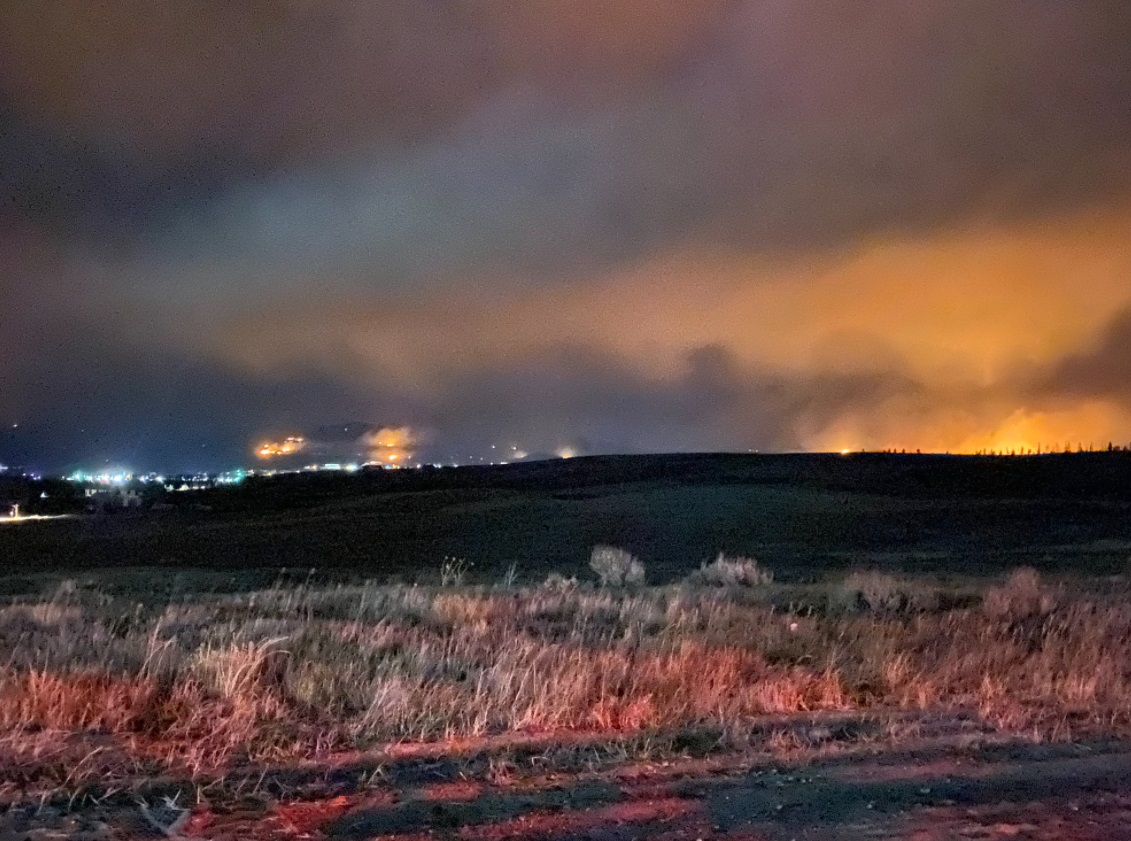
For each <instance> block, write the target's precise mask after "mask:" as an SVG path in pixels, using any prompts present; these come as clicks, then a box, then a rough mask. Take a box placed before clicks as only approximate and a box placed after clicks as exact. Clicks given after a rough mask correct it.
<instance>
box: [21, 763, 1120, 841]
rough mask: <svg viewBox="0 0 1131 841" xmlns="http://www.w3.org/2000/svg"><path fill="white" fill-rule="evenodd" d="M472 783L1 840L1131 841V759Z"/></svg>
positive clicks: (685, 771) (120, 815) (716, 768)
mask: <svg viewBox="0 0 1131 841" xmlns="http://www.w3.org/2000/svg"><path fill="white" fill-rule="evenodd" d="M468 767H469V766H466V765H462V764H460V763H458V762H452V761H451V760H447V759H444V758H442V757H438V756H422V757H419V758H417V759H414V760H411V761H402V762H399V763H396V764H395V765H390V766H387V767H379V768H378V769H377V770H378V772H379V773H377V774H374V775H371V776H370V777H369V779H368V781H367V783H366V784H364V785H357V784H356V782H355V781H356V779H357V778H356V777H350V776H349V775H348V774H346V775H343V774H338V775H335V774H334V773H327V774H323V775H322V776H321V778H320V779H318V780H317V781H311V782H310V783H309V784H308V785H305V786H304V785H297V786H296V787H292V788H290V789H288V791H287V793H285V794H279V795H271V794H269V793H265V792H266V791H267V790H268V789H270V786H269V785H268V786H265V787H263V788H261V789H259V790H258V792H257V793H255V794H245V795H241V794H239V793H238V792H236V793H232V792H229V793H228V794H227V795H226V796H224V797H222V798H217V799H216V801H215V802H211V803H210V802H209V800H208V799H207V795H206V796H204V797H203V798H201V801H200V803H199V804H198V805H196V806H194V807H193V808H188V809H181V808H178V807H176V806H175V805H173V804H168V805H163V804H161V803H160V798H156V797H154V796H152V794H150V795H149V796H146V797H137V798H135V799H134V800H133V802H123V801H122V799H121V798H118V799H117V800H116V801H115V803H114V805H107V803H102V804H100V805H93V806H87V807H85V808H81V809H73V810H68V809H66V808H65V807H64V806H59V805H57V806H55V807H51V806H37V805H35V804H28V803H25V804H22V805H14V806H12V807H11V808H9V809H8V811H7V813H6V814H5V815H2V816H0V839H2V841H25V839H26V840H27V841H45V839H69V840H70V841H111V840H112V839H121V840H122V841H127V839H128V840H129V841H133V839H143V838H160V837H173V838H181V839H202V840H203V839H208V841H242V840H243V839H249V841H258V839H280V841H282V839H305V840H306V841H335V839H340V841H363V840H368V839H390V841H416V840H417V839H421V840H422V841H423V839H464V840H465V841H493V839H505V838H517V839H558V838H560V839H567V838H569V839H572V838H586V839H593V840H594V841H629V839H668V840H669V841H677V840H680V841H681V840H682V839H689V841H694V839H703V841H707V839H728V841H790V839H794V841H802V839H830V841H864V839H891V841H896V840H897V839H898V840H899V841H944V839H1004V838H1016V839H1035V840H1036V841H1118V839H1131V745H1128V744H1105V745H1092V746H1082V745H1033V744H1029V745H1025V744H1021V743H998V744H995V745H986V744H983V745H980V746H977V747H973V748H972V747H969V746H966V747H958V746H954V745H952V746H950V747H948V748H945V749H939V748H922V747H920V748H916V749H912V750H898V751H896V750H889V751H881V752H875V751H869V752H867V753H859V752H844V753H832V754H829V753H825V754H823V755H817V754H814V753H809V754H805V753H803V752H799V753H798V754H797V755H796V756H795V757H794V758H792V759H790V760H787V761H782V760H771V759H769V758H767V757H766V756H764V755H763V756H761V757H740V756H729V757H718V758H714V759H699V760H693V759H683V760H674V761H669V762H660V763H645V764H628V765H625V766H622V767H619V768H614V769H611V770H605V771H593V772H585V771H581V772H576V773H569V774H564V773H548V772H547V773H538V772H532V771H529V770H525V771H517V770H515V769H512V768H509V767H507V766H506V764H505V763H491V764H490V765H489V766H488V768H487V772H486V773H483V774H479V775H474V774H473V775H469V774H468V773H467V771H466V769H467V768H468ZM335 780H337V782H335ZM347 780H348V781H347ZM261 782H262V781H261ZM299 782H301V780H300V779H299V778H298V777H296V778H295V779H294V780H292V783H299ZM147 800H148V803H147V804H146V806H145V808H142V806H141V805H140V804H141V803H145V802H146V801H147Z"/></svg>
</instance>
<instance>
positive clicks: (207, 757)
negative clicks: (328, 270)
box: [0, 571, 1131, 771]
mask: <svg viewBox="0 0 1131 841" xmlns="http://www.w3.org/2000/svg"><path fill="white" fill-rule="evenodd" d="M720 583H722V584H723V585H725V584H726V583H727V582H726V581H723V582H720ZM780 586H781V585H772V584H770V583H769V582H768V580H762V579H759V585H758V586H757V587H749V586H741V583H740V584H739V585H738V586H729V587H728V586H711V587H704V586H690V585H688V586H682V587H679V586H677V587H665V588H644V587H640V588H636V589H612V588H602V589H593V588H587V587H585V586H576V585H571V586H569V587H562V586H550V587H535V588H513V587H509V588H508V587H501V588H496V589H487V588H468V587H459V588H456V587H448V588H444V587H439V588H425V587H404V586H350V587H346V586H340V587H329V588H318V587H310V586H302V587H292V588H279V589H272V590H268V591H262V592H257V593H252V594H248V595H240V596H212V597H197V598H195V599H191V600H181V601H177V602H173V603H168V604H158V605H147V604H136V603H126V602H123V599H122V598H120V597H109V596H107V595H105V594H104V593H101V592H100V591H98V590H97V589H89V588H82V587H74V586H71V587H67V588H63V589H61V590H60V591H59V592H57V593H55V594H54V595H53V596H51V597H50V598H46V599H42V600H37V601H30V600H29V601H26V602H17V603H12V604H8V605H7V606H5V607H2V608H0V663H3V664H4V665H3V666H2V667H0V731H3V732H5V733H7V734H9V735H8V736H7V738H6V740H5V742H4V743H6V744H8V745H13V744H16V743H17V742H18V740H19V739H20V738H21V734H23V736H26V737H30V736H31V735H32V734H37V733H39V734H42V733H43V732H46V731H57V732H59V733H61V734H73V733H88V734H89V733H98V734H103V735H106V736H110V737H115V738H117V739H118V740H119V741H120V743H121V744H124V745H126V746H127V749H128V751H129V752H130V753H131V755H132V756H135V757H139V758H141V759H145V760H151V761H154V762H157V763H158V765H159V766H160V767H162V768H170V769H177V768H179V769H189V770H193V771H199V770H202V769H206V768H215V767H218V766H223V765H224V764H227V763H232V762H236V761H248V760H250V761H262V760H268V759H286V758H291V757H299V756H302V757H310V756H316V755H319V754H324V753H326V752H327V751H330V750H333V749H340V748H360V747H366V746H371V745H375V744H380V743H387V742H395V741H404V740H437V739H445V738H452V737H462V736H472V735H485V734H492V733H505V732H515V731H527V732H544V731H554V730H587V731H596V732H610V733H612V732H616V733H624V732H634V731H647V730H670V729H679V728H687V727H704V726H705V727H710V728H715V729H717V730H718V731H719V732H722V733H726V734H742V733H743V732H745V730H746V729H748V728H749V727H750V726H751V724H752V723H753V722H756V721H757V719H758V717H759V716H763V715H767V714H782V713H794V712H801V711H817V710H866V709H878V708H884V709H932V710H934V709H937V710H963V711H972V712H974V713H976V714H978V715H980V716H982V717H983V718H984V719H986V720H987V721H989V722H991V723H993V724H995V725H996V726H998V727H1001V728H1003V729H1006V730H1010V731H1018V732H1033V731H1036V732H1042V733H1046V734H1065V733H1068V732H1079V731H1084V730H1086V731H1092V732H1105V733H1127V732H1129V731H1131V726H1129V725H1131V605H1129V604H1128V602H1127V600H1126V593H1119V592H1115V591H1114V590H1113V589H1112V588H1110V587H1108V588H1095V589H1094V590H1092V591H1087V592H1077V593H1068V592H1066V591H1065V590H1064V589H1063V588H1054V587H1050V586H1048V585H1047V584H1045V583H1043V582H1042V581H1041V580H1040V578H1039V576H1036V575H1035V573H1032V572H1031V571H1023V572H1019V573H1016V574H1015V575H1013V576H1011V577H1010V578H1009V579H1008V580H1007V581H1005V582H1003V583H1001V584H998V585H996V586H994V587H991V588H990V589H989V590H988V591H986V592H985V595H984V599H983V601H982V602H980V603H977V602H975V603H969V604H965V603H964V606H961V607H949V608H948V607H945V605H946V604H947V600H946V599H945V598H941V597H940V590H939V588H938V587H937V586H927V585H924V584H923V583H922V582H914V581H910V580H907V579H890V578H889V579H885V578H882V577H876V576H871V577H869V576H853V577H849V578H848V579H847V580H845V581H844V582H842V583H836V584H829V585H820V586H814V587H811V588H809V589H807V590H803V591H801V592H798V591H797V588H794V589H793V590H791V591H790V592H789V599H788V602H787V603H792V605H793V606H792V608H791V609H784V608H782V607H775V606H774V605H775V603H778V602H786V599H785V598H784V596H783V598H781V599H778V598H776V597H775V593H777V592H778V589H777V588H779V587H780ZM782 592H783V593H784V591H782ZM924 593H927V594H928V595H924ZM951 601H952V602H954V603H956V604H957V603H958V602H956V601H955V600H951ZM736 737H737V736H736Z"/></svg>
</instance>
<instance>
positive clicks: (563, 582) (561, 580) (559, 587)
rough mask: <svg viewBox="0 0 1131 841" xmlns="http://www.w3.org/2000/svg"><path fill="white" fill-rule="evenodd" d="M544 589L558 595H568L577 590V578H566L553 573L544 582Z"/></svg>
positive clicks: (572, 576) (558, 573)
mask: <svg viewBox="0 0 1131 841" xmlns="http://www.w3.org/2000/svg"><path fill="white" fill-rule="evenodd" d="M542 587H543V588H544V589H546V590H550V591H552V592H556V593H568V592H570V591H572V590H576V589H577V577H576V576H574V575H571V576H570V577H569V578H566V577H565V576H564V575H562V574H561V573H560V572H551V573H550V574H549V575H547V576H546V580H545V581H544V582H542Z"/></svg>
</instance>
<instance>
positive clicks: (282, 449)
mask: <svg viewBox="0 0 1131 841" xmlns="http://www.w3.org/2000/svg"><path fill="white" fill-rule="evenodd" d="M304 449H306V439H305V438H301V437H299V436H290V437H289V438H284V439H283V440H282V441H264V442H263V443H262V444H260V445H259V447H258V448H257V449H256V451H255V454H256V455H257V456H259V457H260V458H261V459H265V460H266V459H273V458H279V457H280V456H292V455H295V454H296V453H301V452H302V451H303V450H304Z"/></svg>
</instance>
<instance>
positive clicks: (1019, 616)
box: [982, 567, 1056, 622]
mask: <svg viewBox="0 0 1131 841" xmlns="http://www.w3.org/2000/svg"><path fill="white" fill-rule="evenodd" d="M1055 607H1056V596H1055V594H1054V593H1053V592H1052V591H1051V590H1050V589H1049V588H1048V587H1046V586H1045V584H1044V583H1043V582H1042V581H1041V574H1040V573H1039V572H1037V571H1036V570H1035V569H1033V568H1032V567H1018V568H1017V569H1015V570H1013V571H1012V572H1011V573H1009V576H1008V577H1007V578H1006V579H1005V583H1003V584H1000V585H998V586H996V587H991V588H990V589H989V590H987V591H986V595H985V598H983V600H982V610H983V611H985V613H986V615H987V616H989V617H992V618H994V619H1005V620H1008V621H1011V622H1015V621H1020V620H1023V619H1029V618H1031V617H1034V616H1043V615H1044V614H1047V613H1051V612H1052V610H1053V609H1054V608H1055Z"/></svg>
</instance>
